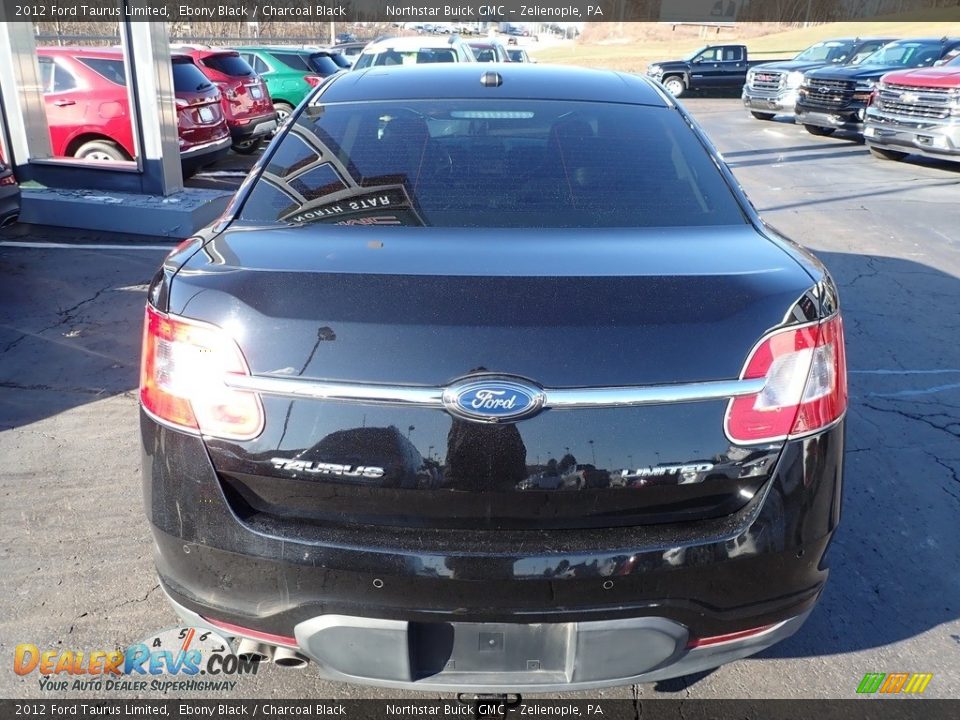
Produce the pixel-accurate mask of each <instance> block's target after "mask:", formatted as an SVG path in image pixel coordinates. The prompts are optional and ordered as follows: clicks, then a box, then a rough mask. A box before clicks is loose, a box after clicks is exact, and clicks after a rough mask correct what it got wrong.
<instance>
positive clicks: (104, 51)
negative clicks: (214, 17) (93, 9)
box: [37, 45, 193, 62]
mask: <svg viewBox="0 0 960 720" xmlns="http://www.w3.org/2000/svg"><path fill="white" fill-rule="evenodd" d="M37 53H38V54H43V55H64V56H66V57H74V56H79V57H85V58H101V59H103V60H122V59H123V50H121V49H120V48H118V47H85V46H80V45H78V46H70V47H65V46H42V47H38V48H37ZM170 59H171V60H178V61H181V60H186V61H188V62H193V58H192V57H190V55H189V54H188V53H186V52H178V51H176V50H174V51H172V52H171V53H170Z"/></svg>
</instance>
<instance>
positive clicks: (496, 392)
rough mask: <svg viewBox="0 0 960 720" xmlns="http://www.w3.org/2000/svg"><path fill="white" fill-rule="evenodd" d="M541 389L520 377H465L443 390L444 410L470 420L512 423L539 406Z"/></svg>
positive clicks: (527, 415)
mask: <svg viewBox="0 0 960 720" xmlns="http://www.w3.org/2000/svg"><path fill="white" fill-rule="evenodd" d="M544 399H545V398H544V394H543V390H541V389H540V388H538V387H537V386H536V385H534V384H533V383H530V382H528V381H526V380H522V379H520V378H505V377H482V378H476V377H474V378H466V379H464V380H460V381H459V382H455V383H453V384H452V385H450V386H449V387H447V388H446V389H445V390H444V391H443V405H444V407H446V409H447V411H448V412H449V413H450V414H452V415H456V416H457V417H460V418H463V419H464V420H472V421H474V422H484V423H498V422H516V421H517V420H522V419H523V418H528V417H531V416H533V415H536V414H537V413H538V412H540V410H542V409H543V402H544Z"/></svg>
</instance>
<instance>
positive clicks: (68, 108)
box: [37, 47, 231, 174]
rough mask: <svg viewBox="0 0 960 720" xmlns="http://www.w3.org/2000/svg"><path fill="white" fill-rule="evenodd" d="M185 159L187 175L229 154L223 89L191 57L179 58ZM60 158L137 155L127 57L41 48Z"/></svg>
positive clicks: (176, 70) (109, 51) (176, 79)
mask: <svg viewBox="0 0 960 720" xmlns="http://www.w3.org/2000/svg"><path fill="white" fill-rule="evenodd" d="M171 59H172V62H173V84H174V91H175V94H176V105H177V126H178V128H177V129H178V131H179V135H180V161H181V164H182V166H183V170H184V173H185V174H189V173H191V172H193V171H195V170H197V169H198V168H200V167H203V166H205V165H209V164H211V163H213V162H215V161H216V160H218V159H220V158H221V157H222V156H224V155H226V154H227V153H228V152H229V151H230V143H231V141H230V131H229V130H228V129H227V124H226V122H225V121H224V117H223V111H222V109H221V107H220V91H219V90H218V89H217V87H216V85H214V84H213V83H212V82H210V81H209V80H208V79H207V78H206V76H205V75H204V74H203V73H202V72H201V71H200V69H199V68H198V67H197V66H196V65H195V64H194V63H193V60H192V59H191V58H190V57H189V56H187V55H173V56H172V58H171ZM37 60H38V62H39V66H40V83H41V86H42V89H43V94H44V100H45V101H46V110H47V124H48V125H49V126H50V142H51V145H52V150H53V154H54V156H55V157H74V158H81V159H86V160H92V161H99V162H118V161H123V160H132V159H133V157H134V156H135V155H136V151H135V149H134V142H133V128H132V126H131V123H130V100H129V98H128V96H127V85H126V82H127V81H126V71H125V69H124V64H123V55H122V53H121V51H120V50H118V49H114V48H66V47H42V48H38V49H37Z"/></svg>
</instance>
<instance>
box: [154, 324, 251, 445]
mask: <svg viewBox="0 0 960 720" xmlns="http://www.w3.org/2000/svg"><path fill="white" fill-rule="evenodd" d="M231 374H233V375H249V374H250V370H249V369H248V368H247V363H246V361H245V360H244V359H243V355H242V354H241V352H240V348H239V347H237V344H236V342H234V340H233V338H231V337H230V336H229V335H228V334H227V333H226V332H225V331H224V330H222V329H221V328H218V327H217V326H215V325H210V324H208V323H203V322H199V321H197V320H188V319H186V318H181V317H176V316H174V315H166V314H164V313H161V312H159V311H157V310H155V309H154V308H153V307H151V306H150V305H147V311H146V317H145V320H144V328H143V356H142V358H141V362H140V402H141V403H142V404H143V407H144V408H145V409H146V410H147V412H149V413H150V414H152V415H154V416H155V417H156V418H157V419H159V420H161V421H163V422H165V423H167V424H169V425H173V426H175V427H177V428H180V429H183V430H187V431H192V432H200V433H202V434H203V435H211V436H214V437H220V438H226V439H230V440H249V439H251V438H255V437H256V436H257V435H259V434H260V433H261V432H262V431H263V406H262V405H261V404H260V398H259V397H258V396H257V395H256V394H253V393H249V392H246V391H243V390H233V389H231V388H228V387H227V386H226V384H224V379H225V378H226V377H227V376H228V375H231Z"/></svg>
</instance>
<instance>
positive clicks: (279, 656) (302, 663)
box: [273, 647, 310, 668]
mask: <svg viewBox="0 0 960 720" xmlns="http://www.w3.org/2000/svg"><path fill="white" fill-rule="evenodd" d="M309 662H310V661H309V660H308V659H307V658H305V657H304V656H303V655H301V654H300V653H298V652H297V651H296V650H291V649H290V648H283V647H280V648H277V651H276V652H275V653H274V654H273V663H274V665H276V666H277V667H285V668H303V667H306V666H307V663H309Z"/></svg>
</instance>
